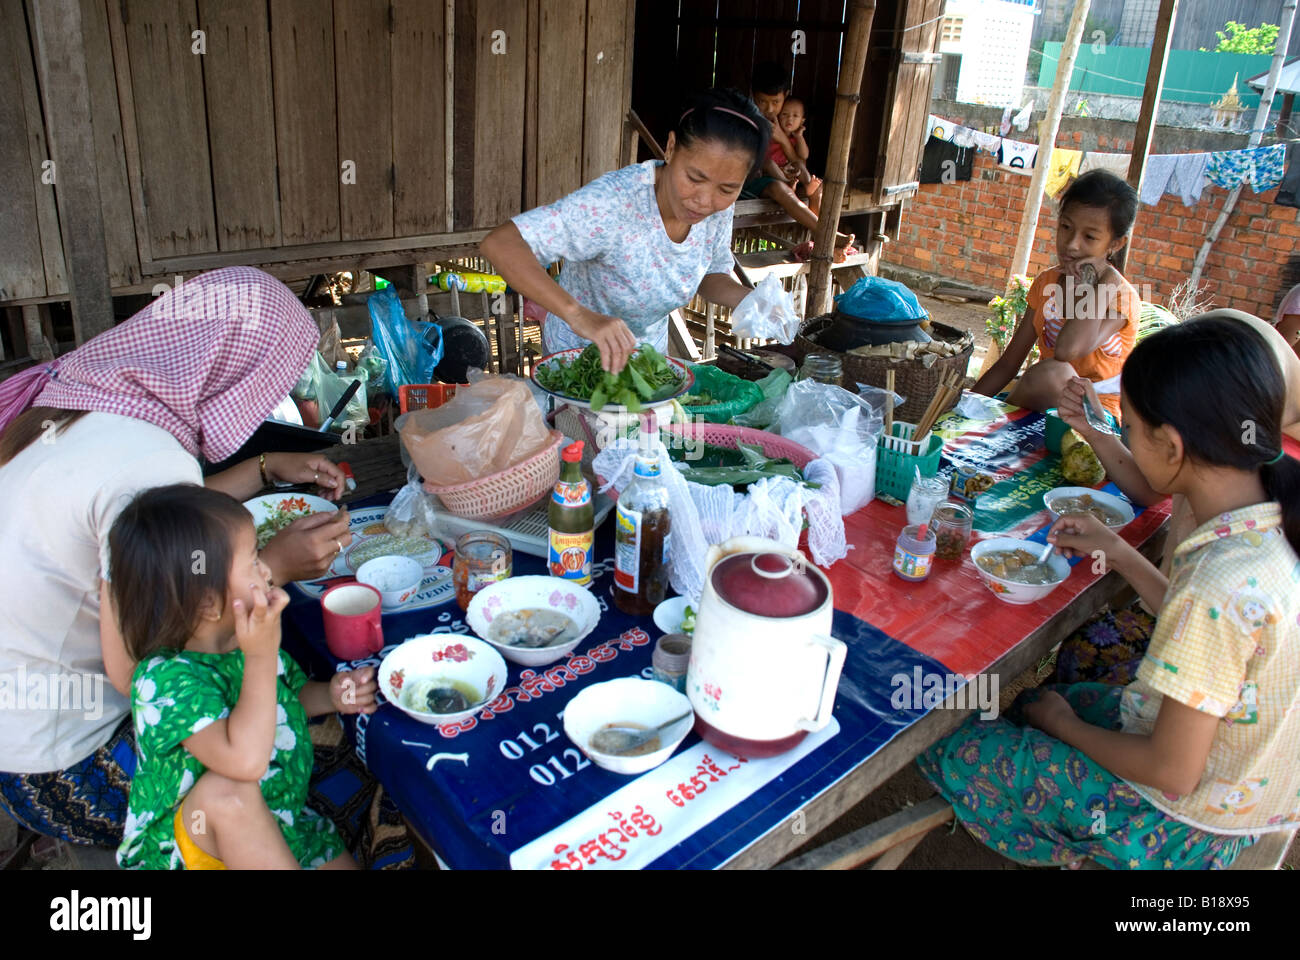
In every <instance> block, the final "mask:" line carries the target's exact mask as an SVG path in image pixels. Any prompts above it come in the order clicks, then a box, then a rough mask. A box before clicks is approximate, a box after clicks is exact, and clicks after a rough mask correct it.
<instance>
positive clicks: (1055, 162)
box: [1043, 147, 1083, 197]
mask: <svg viewBox="0 0 1300 960" xmlns="http://www.w3.org/2000/svg"><path fill="white" fill-rule="evenodd" d="M1082 160H1083V151H1082V150H1066V149H1063V148H1062V147H1054V148H1052V159H1051V160H1050V161H1048V162H1049V166H1048V168H1047V181H1046V183H1045V184H1044V186H1043V189H1044V190H1045V191H1047V195H1048V196H1049V197H1054V196H1056V195H1057V194H1058V193H1060V192H1061V191H1062V190H1064V189H1065V186H1066V184H1068V183H1069V182H1070V181H1071V180H1072V179H1073V178H1074V177H1075V176H1077V175H1078V173H1079V164H1080V162H1081V161H1082Z"/></svg>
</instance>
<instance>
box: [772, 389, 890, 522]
mask: <svg viewBox="0 0 1300 960" xmlns="http://www.w3.org/2000/svg"><path fill="white" fill-rule="evenodd" d="M883 428H884V418H883V417H882V416H881V414H880V412H879V411H878V410H877V409H876V408H875V407H873V406H872V405H871V403H869V402H868V401H867V400H866V399H864V398H863V397H860V396H858V395H857V394H853V393H849V391H847V390H845V389H844V388H843V387H837V386H835V385H833V384H829V383H818V382H817V381H816V380H800V381H798V382H797V383H794V384H792V385H791V387H790V389H789V390H787V391H786V394H785V399H783V400H782V401H781V405H780V406H779V407H778V408H777V416H776V420H775V421H774V422H773V424H772V430H773V432H775V433H779V434H781V436H783V437H787V438H789V439H791V440H793V441H795V442H796V443H801V444H803V445H804V446H805V447H807V448H808V449H809V450H811V451H813V453H815V454H817V455H818V456H819V457H821V458H823V459H825V460H827V461H829V462H830V463H831V464H833V465H834V467H835V473H836V475H837V477H838V478H839V482H840V511H841V513H842V514H844V515H846V516H847V515H848V514H850V513H853V512H854V511H855V510H858V509H861V508H862V507H864V506H866V505H867V503H868V502H870V500H871V498H872V497H873V496H875V494H876V443H877V441H878V440H879V439H880V433H881V430H882V429H883Z"/></svg>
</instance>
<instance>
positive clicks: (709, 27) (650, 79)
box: [632, 0, 889, 173]
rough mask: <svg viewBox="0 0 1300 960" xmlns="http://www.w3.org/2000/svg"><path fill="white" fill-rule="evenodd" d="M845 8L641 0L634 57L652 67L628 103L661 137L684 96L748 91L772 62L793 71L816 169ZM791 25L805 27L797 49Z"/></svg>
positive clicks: (792, 2) (830, 3)
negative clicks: (670, 10) (675, 7)
mask: <svg viewBox="0 0 1300 960" xmlns="http://www.w3.org/2000/svg"><path fill="white" fill-rule="evenodd" d="M885 2H889V0H885ZM843 14H844V3H843V0H719V3H718V7H717V10H716V12H715V11H714V10H713V9H711V8H710V7H709V6H708V5H692V6H689V7H684V8H683V10H682V13H681V15H680V16H679V17H678V16H671V15H668V16H666V15H665V14H664V11H663V8H662V7H661V6H658V5H652V4H649V3H642V4H640V5H639V6H638V7H637V23H636V27H637V29H636V51H635V62H636V63H638V64H654V65H655V66H654V67H643V68H638V69H637V71H636V73H635V75H634V78H633V90H632V105H633V107H634V108H635V109H636V111H637V113H638V115H639V116H640V117H641V119H642V120H643V121H645V123H646V125H647V126H648V127H649V128H650V131H651V132H652V133H653V134H654V135H655V137H656V138H658V139H659V141H660V142H661V143H662V142H663V141H664V139H665V138H666V136H667V133H668V130H669V129H671V127H672V124H673V121H674V120H675V119H676V117H677V115H678V114H677V111H678V110H679V109H680V104H681V103H682V102H683V101H684V100H685V99H686V98H687V97H688V96H689V95H690V94H692V93H695V92H697V91H700V90H704V89H707V88H708V87H711V86H721V87H734V88H735V89H737V90H739V91H741V92H742V93H745V94H748V93H749V92H750V86H749V85H750V78H751V77H752V75H753V71H754V66H755V65H756V64H758V63H763V62H767V61H775V62H777V63H780V64H782V65H783V66H785V67H788V68H791V69H792V70H793V92H794V95H795V96H797V97H799V98H800V99H801V100H803V101H804V103H805V109H806V111H807V113H808V147H809V152H810V158H809V167H810V169H812V170H813V172H815V173H820V172H821V171H822V170H823V169H824V168H825V163H826V149H827V145H828V144H829V142H830V129H831V117H832V115H833V113H834V110H835V87H836V84H837V82H838V80H839V48H840V38H841V36H842V34H843V32H844V16H843ZM679 29H680V34H679V32H678V31H679ZM795 30H803V31H804V34H805V44H806V52H805V53H803V54H796V53H795V52H794V50H793V44H794V37H793V33H794V31H795ZM715 64H716V69H715Z"/></svg>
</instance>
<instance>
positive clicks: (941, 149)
mask: <svg viewBox="0 0 1300 960" xmlns="http://www.w3.org/2000/svg"><path fill="white" fill-rule="evenodd" d="M974 166H975V151H974V150H972V149H970V148H969V147H959V146H957V145H956V144H954V143H949V142H948V141H947V140H941V139H939V138H938V137H931V138H930V139H929V140H927V141H926V143H925V152H924V153H922V154H921V177H920V180H921V182H922V183H955V182H956V181H958V180H969V179H970V177H971V170H972V168H973V167H974Z"/></svg>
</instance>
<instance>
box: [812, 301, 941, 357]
mask: <svg viewBox="0 0 1300 960" xmlns="http://www.w3.org/2000/svg"><path fill="white" fill-rule="evenodd" d="M924 319H925V317H923V316H922V317H917V318H915V319H900V320H868V319H865V318H863V317H855V316H853V315H852V314H848V313H844V312H843V311H841V310H836V311H835V312H834V313H832V314H831V319H830V323H829V324H828V325H827V326H826V327H825V329H823V330H822V331H821V332H820V333H816V334H814V335H813V336H812V338H811V339H813V340H815V341H816V342H817V343H819V344H821V345H822V346H823V347H826V348H828V349H830V350H836V351H838V352H840V353H845V352H847V351H849V350H852V349H853V348H854V347H874V346H877V345H878V344H882V343H896V342H898V341H900V340H919V341H920V342H921V343H929V342H930V339H931V337H930V335H929V334H928V333H926V332H925V331H924V330H922V329H921V321H922V320H924Z"/></svg>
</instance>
